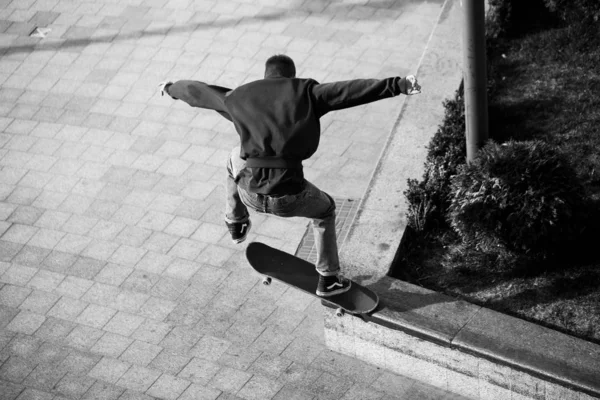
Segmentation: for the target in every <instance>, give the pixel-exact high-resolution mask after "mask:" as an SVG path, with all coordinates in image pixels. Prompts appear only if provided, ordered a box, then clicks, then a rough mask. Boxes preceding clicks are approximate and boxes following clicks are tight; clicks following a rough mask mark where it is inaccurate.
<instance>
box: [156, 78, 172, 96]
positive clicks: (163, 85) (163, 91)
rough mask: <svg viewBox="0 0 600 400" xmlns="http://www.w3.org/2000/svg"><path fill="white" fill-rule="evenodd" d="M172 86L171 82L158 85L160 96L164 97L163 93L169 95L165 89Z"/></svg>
mask: <svg viewBox="0 0 600 400" xmlns="http://www.w3.org/2000/svg"><path fill="white" fill-rule="evenodd" d="M172 84H173V82H171V81H164V82H161V83H159V84H158V86H160V95H161V96H164V95H165V93H166V94H169V92H167V87H168V86H169V85H172Z"/></svg>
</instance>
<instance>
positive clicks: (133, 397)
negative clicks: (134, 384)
mask: <svg viewBox="0 0 600 400" xmlns="http://www.w3.org/2000/svg"><path fill="white" fill-rule="evenodd" d="M153 399H154V397H150V396H147V395H145V394H143V393H139V392H137V391H134V390H129V389H127V390H126V391H125V392H124V393H123V395H122V396H121V397H119V400H153Z"/></svg>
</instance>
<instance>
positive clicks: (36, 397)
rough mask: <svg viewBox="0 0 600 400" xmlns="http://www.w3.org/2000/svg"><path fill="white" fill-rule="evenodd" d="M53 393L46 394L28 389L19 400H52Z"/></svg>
mask: <svg viewBox="0 0 600 400" xmlns="http://www.w3.org/2000/svg"><path fill="white" fill-rule="evenodd" d="M53 398H54V395H53V394H52V393H48V392H44V391H41V390H37V389H30V388H26V389H25V390H24V391H23V392H21V394H20V395H19V397H18V400H52V399H53Z"/></svg>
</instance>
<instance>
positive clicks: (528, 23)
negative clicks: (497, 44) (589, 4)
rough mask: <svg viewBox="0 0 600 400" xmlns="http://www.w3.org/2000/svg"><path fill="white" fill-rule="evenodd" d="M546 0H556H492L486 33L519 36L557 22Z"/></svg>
mask: <svg viewBox="0 0 600 400" xmlns="http://www.w3.org/2000/svg"><path fill="white" fill-rule="evenodd" d="M544 1H555V0H490V1H489V5H490V10H489V11H488V13H487V18H486V30H487V32H486V35H487V36H488V37H489V38H501V37H507V38H510V37H517V36H520V35H522V34H524V33H528V32H533V31H535V30H537V29H539V28H541V27H546V26H549V25H552V24H555V18H554V15H553V13H552V12H550V10H549V9H548V7H547V6H546V4H544ZM556 1H562V0H556ZM565 1H570V0H565ZM580 1H583V0H580ZM588 1H595V0H588Z"/></svg>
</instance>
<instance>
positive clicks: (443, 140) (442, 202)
mask: <svg viewBox="0 0 600 400" xmlns="http://www.w3.org/2000/svg"><path fill="white" fill-rule="evenodd" d="M444 109H445V113H444V120H443V121H442V124H441V125H440V127H439V128H438V130H437V132H436V133H435V134H434V136H433V138H432V139H431V142H430V143H429V146H428V151H427V159H426V161H425V172H424V173H423V179H422V180H421V181H420V182H419V181H417V180H416V179H409V180H408V189H407V190H406V191H405V192H404V195H405V196H406V199H407V201H408V215H407V217H408V224H409V226H411V227H412V228H414V229H415V230H417V231H424V230H428V229H430V228H431V227H433V226H436V227H439V226H441V225H445V224H446V211H447V209H448V206H449V205H450V203H449V194H450V177H451V176H452V175H455V174H456V173H457V171H458V167H459V166H460V165H462V164H464V163H465V159H466V137H465V102H464V93H463V85H462V83H461V85H460V87H459V88H458V90H457V91H456V93H455V95H454V99H452V100H446V101H444Z"/></svg>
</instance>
